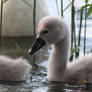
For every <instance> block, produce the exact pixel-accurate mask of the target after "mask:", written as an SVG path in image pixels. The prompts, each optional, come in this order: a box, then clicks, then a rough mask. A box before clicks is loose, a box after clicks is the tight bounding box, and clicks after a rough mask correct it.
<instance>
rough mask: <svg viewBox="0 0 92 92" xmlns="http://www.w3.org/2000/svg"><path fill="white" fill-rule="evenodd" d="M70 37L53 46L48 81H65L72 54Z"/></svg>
mask: <svg viewBox="0 0 92 92" xmlns="http://www.w3.org/2000/svg"><path fill="white" fill-rule="evenodd" d="M68 35H69V34H68ZM68 35H67V36H66V37H65V38H64V39H63V40H61V41H60V42H59V43H57V44H54V45H53V46H52V51H51V55H50V57H49V65H48V79H49V80H51V81H53V80H55V81H60V80H63V75H64V73H65V71H66V69H67V61H69V54H70V51H69V50H70V41H69V40H70V39H69V36H68Z"/></svg>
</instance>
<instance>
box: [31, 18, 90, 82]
mask: <svg viewBox="0 0 92 92" xmlns="http://www.w3.org/2000/svg"><path fill="white" fill-rule="evenodd" d="M37 31H38V33H37V37H36V40H35V42H34V44H33V46H32V47H31V49H29V53H30V55H33V54H34V53H35V52H36V51H37V50H39V49H40V48H42V47H43V46H45V45H46V44H50V45H52V51H51V53H50V56H49V60H48V68H47V79H48V80H49V81H59V82H76V83H79V82H80V83H92V55H87V56H83V57H81V58H78V59H76V60H74V61H73V62H72V63H69V62H68V61H69V56H70V45H71V42H70V31H69V30H68V27H67V25H66V23H65V22H64V20H63V19H62V18H61V17H58V16H47V17H44V18H43V19H42V20H41V21H40V22H39V24H38V29H37Z"/></svg>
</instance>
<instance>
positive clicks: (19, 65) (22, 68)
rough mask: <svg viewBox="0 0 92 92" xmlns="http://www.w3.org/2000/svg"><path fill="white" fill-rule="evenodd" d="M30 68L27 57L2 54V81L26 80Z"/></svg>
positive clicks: (0, 70) (0, 71) (0, 60)
mask: <svg viewBox="0 0 92 92" xmlns="http://www.w3.org/2000/svg"><path fill="white" fill-rule="evenodd" d="M30 69H31V65H30V64H29V63H27V60H26V59H23V58H18V59H12V58H10V57H8V56H5V55H0V81H25V80H26V77H27V74H28V73H29V72H30Z"/></svg>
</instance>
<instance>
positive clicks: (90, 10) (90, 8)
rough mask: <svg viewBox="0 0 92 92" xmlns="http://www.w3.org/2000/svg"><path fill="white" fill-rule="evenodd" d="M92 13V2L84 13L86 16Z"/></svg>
mask: <svg viewBox="0 0 92 92" xmlns="http://www.w3.org/2000/svg"><path fill="white" fill-rule="evenodd" d="M91 13H92V4H91V5H90V7H89V8H88V12H87V13H86V17H88V16H89V15H90V14H91Z"/></svg>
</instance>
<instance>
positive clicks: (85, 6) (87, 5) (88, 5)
mask: <svg viewBox="0 0 92 92" xmlns="http://www.w3.org/2000/svg"><path fill="white" fill-rule="evenodd" d="M88 7H90V4H86V5H84V6H82V7H81V10H83V9H85V8H88Z"/></svg>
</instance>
